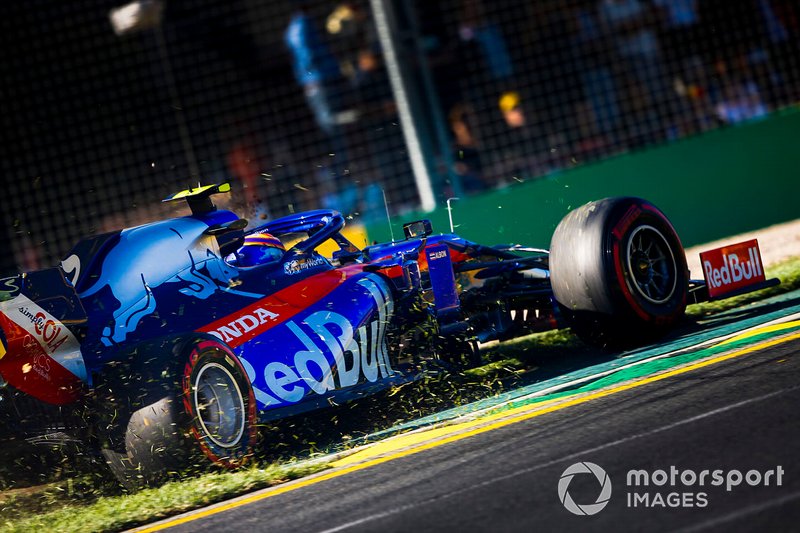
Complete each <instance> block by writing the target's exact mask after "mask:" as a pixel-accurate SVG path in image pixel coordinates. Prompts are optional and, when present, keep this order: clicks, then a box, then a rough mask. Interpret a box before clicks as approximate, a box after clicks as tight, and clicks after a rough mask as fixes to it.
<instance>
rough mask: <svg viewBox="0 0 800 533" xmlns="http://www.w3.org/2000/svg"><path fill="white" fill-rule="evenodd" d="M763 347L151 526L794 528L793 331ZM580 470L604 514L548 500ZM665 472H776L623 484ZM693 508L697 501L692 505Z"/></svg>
mask: <svg viewBox="0 0 800 533" xmlns="http://www.w3.org/2000/svg"><path fill="white" fill-rule="evenodd" d="M761 346H762V347H761V348H758V347H757V348H755V349H753V348H750V349H749V350H742V349H739V350H738V351H734V352H733V354H732V355H727V356H718V357H716V358H713V359H711V360H709V361H706V362H703V363H699V364H698V363H696V364H694V365H690V366H688V367H684V368H683V369H679V370H677V371H673V372H668V373H666V374H664V375H663V376H661V377H659V378H657V379H653V378H644V379H640V380H638V381H635V382H634V383H633V384H631V383H628V384H626V385H623V386H618V387H616V388H612V389H610V390H606V391H603V392H600V393H594V394H590V395H588V396H584V397H581V398H577V399H569V398H567V399H566V400H562V401H561V404H556V405H555V406H553V407H549V408H545V409H543V410H541V412H538V413H536V412H534V413H533V414H530V413H529V414H527V415H522V416H517V417H516V418H515V417H513V416H512V417H511V418H506V419H500V420H499V422H497V423H494V424H490V425H488V426H486V425H484V426H476V428H477V429H475V430H473V431H471V432H467V433H464V434H462V435H460V436H456V437H450V438H447V437H445V438H441V439H439V440H438V441H436V442H433V443H430V444H428V445H425V446H421V447H418V448H417V449H412V450H410V451H409V450H406V451H404V452H400V453H394V454H387V455H385V456H383V457H381V458H378V459H375V460H372V461H371V462H370V461H367V463H362V464H361V465H358V464H356V465H355V466H352V465H351V466H350V467H347V466H345V467H344V469H340V470H339V471H338V472H337V471H334V472H327V473H323V474H322V475H318V476H317V477H315V478H311V479H306V480H300V481H299V482H294V483H289V484H286V485H283V486H281V487H279V488H278V490H276V489H269V490H267V491H263V492H261V493H256V494H254V495H249V496H246V497H243V498H240V499H239V500H238V501H234V502H233V503H226V504H223V506H216V507H212V508H210V509H206V510H203V511H200V512H199V513H194V514H193V515H191V516H184V517H179V518H178V519H177V520H176V519H172V520H168V521H165V522H163V523H160V524H154V526H155V529H162V528H167V530H169V531H221V530H224V531H227V532H231V533H233V532H239V531H248V532H252V531H271V532H272V531H306V532H333V531H382V532H386V531H553V530H575V529H580V530H587V531H600V530H604V531H608V530H622V531H628V530H652V531H671V530H676V529H687V530H709V531H713V530H733V531H738V530H749V531H753V530H760V531H779V530H780V531H790V530H800V460H798V451H799V450H800V447H798V442H800V439H799V437H800V424H798V422H799V421H800V416H798V407H800V379H798V378H800V358H798V356H797V355H796V353H797V352H798V350H800V334H797V333H795V334H792V335H790V336H788V337H785V338H784V340H782V341H777V342H776V341H770V342H762V343H761ZM583 461H589V462H592V463H595V464H597V465H599V466H600V467H602V468H603V469H604V470H605V471H606V472H607V474H608V476H609V479H610V480H611V484H612V493H611V498H610V500H609V501H608V504H607V506H606V507H605V508H604V509H603V510H601V511H600V512H599V513H597V514H595V515H593V516H575V515H573V514H571V513H570V512H569V511H567V510H566V509H565V508H564V506H563V505H562V503H561V501H560V500H559V495H558V489H557V487H558V483H559V479H560V477H561V476H562V473H563V472H564V470H565V469H566V468H567V467H569V466H570V465H572V464H574V463H577V462H583ZM672 466H674V467H676V468H677V469H678V472H683V471H685V470H687V469H691V470H693V471H694V472H696V473H698V474H699V473H700V472H701V471H702V470H710V471H713V470H715V469H721V470H723V471H724V472H725V474H724V475H726V476H727V475H728V471H730V470H734V469H735V470H738V471H740V472H742V474H745V473H746V472H747V471H749V470H758V471H760V473H761V474H762V475H763V474H764V473H766V471H768V470H770V469H772V470H773V471H776V474H774V475H773V477H772V480H771V481H772V483H770V485H769V486H763V483H762V485H760V486H748V485H747V483H746V481H742V483H741V485H740V486H738V487H732V489H731V490H730V491H726V487H725V486H722V487H717V486H711V484H710V483H711V481H708V482H707V483H706V485H705V486H703V487H700V486H697V485H696V483H695V485H692V486H684V485H683V484H681V482H680V480H679V479H678V484H677V486H675V487H671V486H660V487H659V486H653V485H651V486H650V487H642V486H639V487H635V486H634V487H630V486H627V473H628V472H629V471H630V470H639V469H644V470H647V471H648V472H651V473H652V472H654V471H656V470H659V469H660V470H665V471H667V472H669V471H670V468H671V467H672ZM779 466H780V467H781V468H782V470H783V474H782V476H781V485H780V486H776V477H777V468H778V467H779ZM730 475H732V476H734V477H733V479H735V474H730ZM678 477H680V476H678ZM708 479H709V480H710V479H711V478H710V477H709V478H708ZM599 492H600V483H599V482H598V481H597V480H596V479H595V478H594V476H592V475H590V474H580V475H577V476H575V477H574V479H573V481H572V483H571V484H570V485H569V494H570V496H571V497H572V498H573V500H574V501H575V502H577V503H578V504H585V503H589V504H590V503H594V502H595V499H596V498H597V496H598V494H599ZM629 493H631V494H633V493H636V494H638V495H639V497H640V498H641V497H642V495H643V494H644V493H647V494H648V498H650V500H651V502H655V503H656V504H657V502H658V497H657V496H656V494H657V493H658V494H660V496H661V497H662V498H664V499H665V500H666V501H669V498H670V497H668V495H669V494H670V493H678V494H679V496H678V497H679V498H683V499H684V501H691V502H694V506H692V507H684V506H680V507H669V506H668V505H663V506H662V505H658V506H656V507H643V505H642V504H641V503H639V504H638V505H637V506H636V507H632V506H631V504H630V503H629V502H630V500H629V497H630V498H632V496H629ZM698 493H702V494H703V495H704V496H702V497H701V496H700V495H699V494H698ZM683 494H690V496H684V495H683ZM671 498H675V497H674V496H672V497H671ZM701 500H705V501H706V502H707V505H705V506H704V507H698V506H697V503H698V502H699V501H701Z"/></svg>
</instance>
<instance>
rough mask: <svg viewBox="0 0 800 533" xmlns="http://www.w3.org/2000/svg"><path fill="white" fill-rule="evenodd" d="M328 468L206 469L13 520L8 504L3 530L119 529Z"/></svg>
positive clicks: (65, 501) (72, 532) (77, 532)
mask: <svg viewBox="0 0 800 533" xmlns="http://www.w3.org/2000/svg"><path fill="white" fill-rule="evenodd" d="M325 468H326V466H325V465H323V464H313V465H312V464H300V465H294V466H292V465H269V466H266V467H263V468H260V467H251V468H247V469H244V470H239V471H237V472H220V473H212V474H205V475H203V476H199V477H195V478H192V479H187V480H184V481H174V482H170V483H167V484H165V485H163V486H161V487H159V488H156V489H146V490H142V491H139V492H137V493H135V494H122V495H115V496H104V497H100V498H98V499H97V500H96V501H94V502H92V503H90V504H82V505H81V504H76V503H75V502H70V500H69V498H62V499H61V500H60V501H59V505H58V507H60V508H59V509H57V510H53V511H50V512H46V513H42V514H34V515H33V516H31V513H26V514H27V515H28V516H21V515H20V513H15V514H16V515H17V516H16V518H11V519H9V518H5V517H6V516H8V515H7V512H8V509H3V513H2V516H3V517H4V518H3V519H0V531H1V532H4V533H5V532H18V531H58V532H60V533H82V532H96V531H119V530H122V529H127V528H131V527H134V526H137V525H141V524H146V523H149V522H154V521H156V520H159V519H162V518H166V517H168V516H173V515H176V514H179V513H182V512H185V511H188V510H191V509H196V508H198V507H203V506H205V505H209V504H212V503H216V502H219V501H223V500H227V499H230V498H232V497H234V496H238V495H240V494H244V493H247V492H251V491H254V490H257V489H261V488H264V487H269V486H272V485H276V484H278V483H283V482H286V481H289V480H292V479H297V478H300V477H304V476H307V475H310V474H312V473H315V472H318V471H320V470H323V469H325Z"/></svg>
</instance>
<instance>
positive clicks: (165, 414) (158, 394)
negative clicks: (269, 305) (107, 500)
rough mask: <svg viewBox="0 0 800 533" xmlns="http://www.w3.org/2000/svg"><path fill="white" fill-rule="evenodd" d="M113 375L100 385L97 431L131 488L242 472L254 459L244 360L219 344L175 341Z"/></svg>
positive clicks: (250, 396)
mask: <svg viewBox="0 0 800 533" xmlns="http://www.w3.org/2000/svg"><path fill="white" fill-rule="evenodd" d="M161 354H163V355H161ZM109 374H111V375H109V376H104V378H103V379H104V381H103V384H102V385H101V386H99V387H98V394H97V397H98V403H97V410H98V412H99V413H100V422H99V424H98V433H100V436H101V440H102V441H103V442H104V446H103V449H102V452H103V455H104V457H105V458H106V460H107V462H108V464H109V466H110V467H111V470H112V472H113V473H114V475H115V476H116V477H117V479H118V480H119V481H120V482H121V483H122V484H123V485H124V486H125V487H126V488H128V489H136V488H140V487H142V486H153V485H157V484H159V483H161V482H163V481H165V480H167V479H170V478H171V477H175V476H179V475H181V474H184V473H187V472H196V471H203V470H208V469H209V468H212V467H213V466H220V467H224V468H237V467H239V466H241V465H243V464H244V463H245V462H246V461H247V460H248V458H249V457H250V456H251V455H252V454H253V450H254V447H255V443H256V437H257V434H256V403H255V398H254V394H253V390H252V387H251V385H250V382H249V380H248V379H247V375H246V372H245V370H244V368H243V367H242V366H241V363H240V362H239V360H238V359H237V358H236V356H234V355H233V353H231V351H230V350H229V349H228V348H227V347H226V346H225V345H224V344H222V343H220V342H219V341H217V340H214V339H207V338H201V339H193V340H191V341H189V342H182V343H176V344H175V345H174V346H173V347H172V350H165V351H162V352H161V353H160V354H159V353H156V354H155V355H153V356H141V355H140V356H139V357H138V358H137V359H136V360H134V361H133V362H132V363H131V364H130V365H125V367H124V369H121V368H118V369H115V370H114V371H111V372H109Z"/></svg>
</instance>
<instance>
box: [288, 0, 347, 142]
mask: <svg viewBox="0 0 800 533" xmlns="http://www.w3.org/2000/svg"><path fill="white" fill-rule="evenodd" d="M296 5H297V9H296V11H295V13H294V15H292V18H291V20H290V21H289V26H288V27H287V28H286V34H285V35H284V38H285V41H286V45H287V47H288V48H289V50H290V51H291V53H292V57H293V65H294V75H295V79H296V80H297V83H298V84H299V85H300V86H301V87H302V88H303V92H304V94H305V97H306V101H307V102H308V107H309V108H310V109H311V111H312V112H313V113H314V118H315V119H316V121H317V125H318V126H319V128H320V129H321V130H322V131H324V132H325V133H327V134H328V135H333V134H334V133H335V131H336V129H337V123H336V112H337V111H338V109H339V105H338V101H339V98H340V94H339V91H338V89H339V86H340V82H341V73H340V72H339V64H338V63H337V61H336V58H335V57H334V56H333V54H332V53H331V51H330V49H329V48H328V45H327V44H326V43H325V42H324V41H323V39H322V35H321V34H320V32H319V31H318V30H317V29H316V27H315V26H314V21H313V20H312V19H311V15H310V14H309V4H308V2H305V1H302V0H300V1H298V2H297V4H296Z"/></svg>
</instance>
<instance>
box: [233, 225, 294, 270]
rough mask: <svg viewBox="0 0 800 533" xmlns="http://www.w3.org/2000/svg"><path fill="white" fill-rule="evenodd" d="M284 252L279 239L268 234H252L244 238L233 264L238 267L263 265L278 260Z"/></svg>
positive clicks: (284, 249)
mask: <svg viewBox="0 0 800 533" xmlns="http://www.w3.org/2000/svg"><path fill="white" fill-rule="evenodd" d="M285 251H286V248H284V246H283V243H282V242H281V241H280V239H278V238H276V237H273V236H272V235H270V234H269V233H254V234H252V235H248V236H247V237H245V238H244V244H243V245H242V247H241V248H239V249H238V250H236V254H235V255H236V257H235V258H234V261H233V262H234V263H235V264H236V266H239V267H253V266H257V265H263V264H264V263H270V262H272V261H275V260H277V259H280V258H281V257H282V256H283V253H284V252H285Z"/></svg>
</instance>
